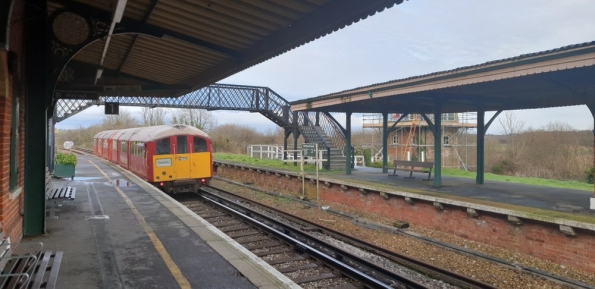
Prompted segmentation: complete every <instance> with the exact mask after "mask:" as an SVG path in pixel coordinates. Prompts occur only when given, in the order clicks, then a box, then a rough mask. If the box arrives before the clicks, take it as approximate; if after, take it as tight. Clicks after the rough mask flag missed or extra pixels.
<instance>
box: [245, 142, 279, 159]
mask: <svg viewBox="0 0 595 289" xmlns="http://www.w3.org/2000/svg"><path fill="white" fill-rule="evenodd" d="M248 155H249V156H250V157H253V158H259V159H271V160H282V159H283V146H282V145H249V146H248Z"/></svg>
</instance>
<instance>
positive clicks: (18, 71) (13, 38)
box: [0, 0, 25, 242]
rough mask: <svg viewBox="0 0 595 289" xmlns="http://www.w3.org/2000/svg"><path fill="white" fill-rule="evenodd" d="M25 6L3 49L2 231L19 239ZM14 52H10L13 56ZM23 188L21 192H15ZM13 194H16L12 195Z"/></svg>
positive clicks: (17, 7)
mask: <svg viewBox="0 0 595 289" xmlns="http://www.w3.org/2000/svg"><path fill="white" fill-rule="evenodd" d="M23 5H24V1H22V0H21V1H15V3H14V6H13V14H12V17H11V22H10V42H9V50H10V52H8V51H0V53H1V54H2V57H1V58H0V66H1V67H2V68H0V71H1V72H0V77H2V84H1V85H0V168H1V170H0V221H1V222H2V230H4V231H5V232H6V234H7V236H10V237H11V239H12V240H13V241H14V242H16V241H19V240H20V239H21V237H22V232H23V225H22V224H23V219H22V216H21V211H22V210H23V203H24V197H23V196H24V193H23V186H24V173H23V172H24V170H25V165H24V155H25V153H24V144H25V142H24V141H25V140H24V135H25V134H24V133H25V125H24V115H25V104H24V99H25V98H24V87H23V77H22V75H23V71H22V67H23V66H24V65H23V57H22V51H23V38H22V35H23ZM9 54H10V55H9ZM16 99H18V100H19V127H18V134H19V136H18V141H17V163H18V165H17V170H18V175H17V176H18V178H17V186H16V189H15V190H13V191H12V192H10V138H11V126H12V115H13V113H14V112H13V111H12V104H13V101H15V100H16ZM18 190H20V191H21V193H20V194H11V193H14V192H16V191H18ZM11 195H12V197H11Z"/></svg>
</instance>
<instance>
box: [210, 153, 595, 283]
mask: <svg viewBox="0 0 595 289" xmlns="http://www.w3.org/2000/svg"><path fill="white" fill-rule="evenodd" d="M214 167H215V171H216V175H217V176H218V177H221V178H225V179H229V180H233V181H236V182H241V183H250V184H251V185H253V186H255V187H259V188H261V189H263V190H267V191H271V192H281V193H287V194H292V195H294V196H301V195H302V180H301V175H299V174H297V173H292V172H281V171H276V170H273V169H264V168H257V167H250V166H244V165H239V164H233V163H226V162H219V161H217V162H215V164H214ZM304 187H305V188H306V196H307V197H308V198H309V199H311V200H316V184H315V182H313V179H312V177H311V176H306V177H305V186H304ZM319 188H320V199H321V200H324V201H326V202H331V203H338V204H343V205H347V206H350V207H352V208H354V209H357V210H361V211H365V212H368V213H372V214H376V215H380V216H383V217H387V218H391V219H395V220H401V221H406V222H409V223H410V224H411V225H415V226H421V227H424V228H430V229H434V230H439V231H443V232H447V233H451V234H455V235H457V236H460V237H464V238H467V239H470V240H474V241H478V242H482V243H485V244H490V245H495V246H499V247H502V248H507V249H509V250H515V251H517V252H522V253H526V254H529V255H532V256H535V257H537V258H541V259H545V260H550V261H553V262H556V263H558V264H561V265H565V266H572V267H575V268H578V269H582V270H586V271H590V272H594V273H595V224H591V223H583V222H576V221H571V220H565V219H560V218H552V217H546V216H542V215H538V214H532V213H526V212H521V211H515V210H509V209H502V208H498V207H492V206H486V205H481V204H474V203H472V202H463V201H456V200H450V199H448V198H441V197H434V196H426V195H420V194H414V193H409V192H402V191H398V190H387V189H384V188H383V189H380V188H378V187H376V188H375V187H373V186H368V185H363V184H356V183H349V182H345V181H342V180H336V179H332V178H325V177H321V178H320V186H319Z"/></svg>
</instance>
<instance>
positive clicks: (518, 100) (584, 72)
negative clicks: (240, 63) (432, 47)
mask: <svg viewBox="0 0 595 289" xmlns="http://www.w3.org/2000/svg"><path fill="white" fill-rule="evenodd" d="M594 79H595V41H594V42H588V43H582V44H576V45H570V46H565V47H561V48H557V49H552V50H547V51H542V52H536V53H530V54H524V55H520V56H517V57H512V58H507V59H502V60H496V61H490V62H486V63H483V64H478V65H473V66H466V67H460V68H457V69H453V70H448V71H442V72H435V73H431V74H427V75H421V76H414V77H409V78H405V79H399V80H393V81H388V82H384V83H377V84H373V85H368V86H364V87H358V88H354V89H349V90H345V91H341V92H337V93H332V94H328V95H322V96H318V97H313V98H308V99H303V100H299V101H295V102H292V106H291V109H292V110H293V111H300V110H308V111H325V112H355V113H357V112H362V113H363V112H372V113H381V112H387V113H393V112H401V113H431V112H433V109H434V105H435V104H437V103H439V104H441V107H442V112H467V111H477V110H478V109H479V108H484V109H485V110H486V111H492V110H494V111H495V110H513V109H530V108H547V107H557V106H571V105H581V104H588V105H594V104H595V81H593V80H594Z"/></svg>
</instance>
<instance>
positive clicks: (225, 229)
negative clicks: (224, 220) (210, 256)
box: [217, 224, 252, 233]
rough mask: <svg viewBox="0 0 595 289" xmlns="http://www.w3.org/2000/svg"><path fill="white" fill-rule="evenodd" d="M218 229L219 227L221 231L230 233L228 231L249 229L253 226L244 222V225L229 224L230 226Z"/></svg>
mask: <svg viewBox="0 0 595 289" xmlns="http://www.w3.org/2000/svg"><path fill="white" fill-rule="evenodd" d="M217 229H219V231H221V232H223V233H228V232H234V231H241V230H248V229H252V227H250V226H248V225H245V224H242V225H237V226H228V227H224V228H217Z"/></svg>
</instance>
